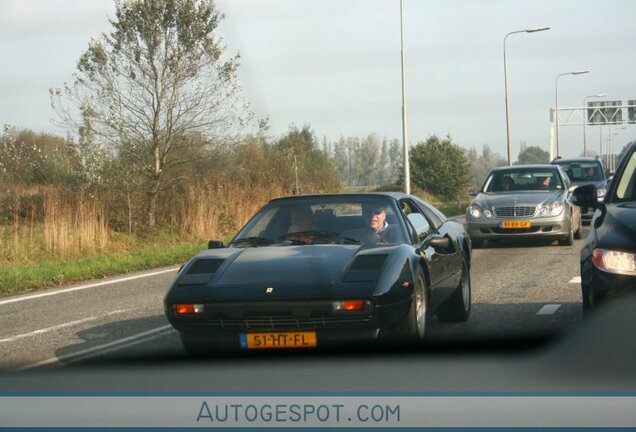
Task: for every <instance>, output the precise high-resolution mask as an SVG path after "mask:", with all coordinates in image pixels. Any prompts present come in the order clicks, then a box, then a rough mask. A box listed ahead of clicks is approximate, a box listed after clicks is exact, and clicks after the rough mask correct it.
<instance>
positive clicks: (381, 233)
mask: <svg viewBox="0 0 636 432" xmlns="http://www.w3.org/2000/svg"><path fill="white" fill-rule="evenodd" d="M362 215H363V217H364V220H365V222H366V224H367V227H368V230H369V231H370V234H372V236H374V237H376V238H377V239H379V240H380V241H381V242H387V243H391V242H394V241H395V235H396V233H395V230H396V229H397V227H396V226H394V225H390V224H389V223H388V222H387V221H386V215H387V208H386V206H383V205H373V206H369V205H367V206H363V207H362ZM376 242H377V240H376Z"/></svg>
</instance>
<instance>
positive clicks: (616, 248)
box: [573, 142, 636, 311]
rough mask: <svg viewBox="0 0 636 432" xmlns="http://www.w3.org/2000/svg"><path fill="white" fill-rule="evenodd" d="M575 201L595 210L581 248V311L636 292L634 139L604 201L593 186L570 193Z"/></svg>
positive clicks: (581, 187)
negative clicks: (596, 210)
mask: <svg viewBox="0 0 636 432" xmlns="http://www.w3.org/2000/svg"><path fill="white" fill-rule="evenodd" d="M573 199H574V203H575V204H577V205H580V206H582V207H590V208H594V209H598V210H600V211H598V212H596V213H595V215H594V219H593V220H592V224H591V227H590V234H589V236H588V237H587V239H586V240H585V244H584V246H583V249H582V250H581V290H582V294H583V308H584V311H589V310H591V309H593V308H594V307H596V306H597V305H598V304H599V303H600V302H602V301H603V300H605V299H608V298H613V297H617V296H619V295H621V294H625V293H627V292H636V142H634V143H632V144H631V146H630V147H629V148H628V150H627V152H626V153H625V156H624V157H623V159H622V160H621V162H620V164H619V166H618V169H617V170H616V174H615V175H614V178H613V179H612V182H611V183H610V187H609V190H608V191H607V194H606V195H605V199H604V200H603V201H599V200H598V196H597V189H596V187H595V186H594V185H592V184H590V185H584V186H580V187H579V188H577V189H576V190H575V191H574V193H573Z"/></svg>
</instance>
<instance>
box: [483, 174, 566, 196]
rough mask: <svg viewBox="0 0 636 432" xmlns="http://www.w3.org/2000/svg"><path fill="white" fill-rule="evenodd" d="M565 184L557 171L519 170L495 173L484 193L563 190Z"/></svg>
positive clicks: (490, 177) (486, 184)
mask: <svg viewBox="0 0 636 432" xmlns="http://www.w3.org/2000/svg"><path fill="white" fill-rule="evenodd" d="M563 189H564V186H563V182H562V181H561V179H560V177H559V173H558V172H557V171H556V169H549V168H518V169H508V170H498V171H493V172H492V173H491V174H490V176H489V177H488V179H487V180H486V183H485V184H484V188H483V191H484V192H489V193H493V192H494V193H506V192H510V191H513V192H527V191H554V190H563Z"/></svg>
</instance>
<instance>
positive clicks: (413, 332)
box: [403, 266, 428, 343]
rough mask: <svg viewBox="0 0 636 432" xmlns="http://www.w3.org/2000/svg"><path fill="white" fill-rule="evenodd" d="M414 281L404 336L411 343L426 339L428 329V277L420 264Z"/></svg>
mask: <svg viewBox="0 0 636 432" xmlns="http://www.w3.org/2000/svg"><path fill="white" fill-rule="evenodd" d="M413 282H414V286H413V299H412V301H411V307H410V309H409V312H408V314H407V317H406V322H405V326H404V328H405V331H404V334H403V336H404V337H405V338H406V340H407V341H408V342H410V343H418V342H422V341H423V340H424V339H425V337H426V331H427V330H428V295H427V294H428V293H427V288H426V277H425V276H424V271H423V270H422V268H421V267H420V266H418V267H417V270H416V271H415V277H414V278H413Z"/></svg>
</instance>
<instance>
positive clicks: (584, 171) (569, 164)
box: [551, 157, 609, 224]
mask: <svg viewBox="0 0 636 432" xmlns="http://www.w3.org/2000/svg"><path fill="white" fill-rule="evenodd" d="M551 163H553V164H555V165H559V166H560V167H561V168H563V171H565V173H566V174H567V175H568V177H569V178H570V181H571V182H572V184H574V185H576V186H580V185H585V184H593V185H594V186H596V191H597V193H596V195H597V197H598V200H599V201H603V198H605V194H606V193H607V186H608V181H609V180H608V179H609V171H608V169H607V167H606V166H605V163H603V161H602V160H601V159H599V158H596V157H578V158H557V159H554V160H553V161H552V162H551ZM593 216H594V207H582V208H581V218H582V220H583V223H587V224H589V223H590V221H591V220H592V217H593Z"/></svg>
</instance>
